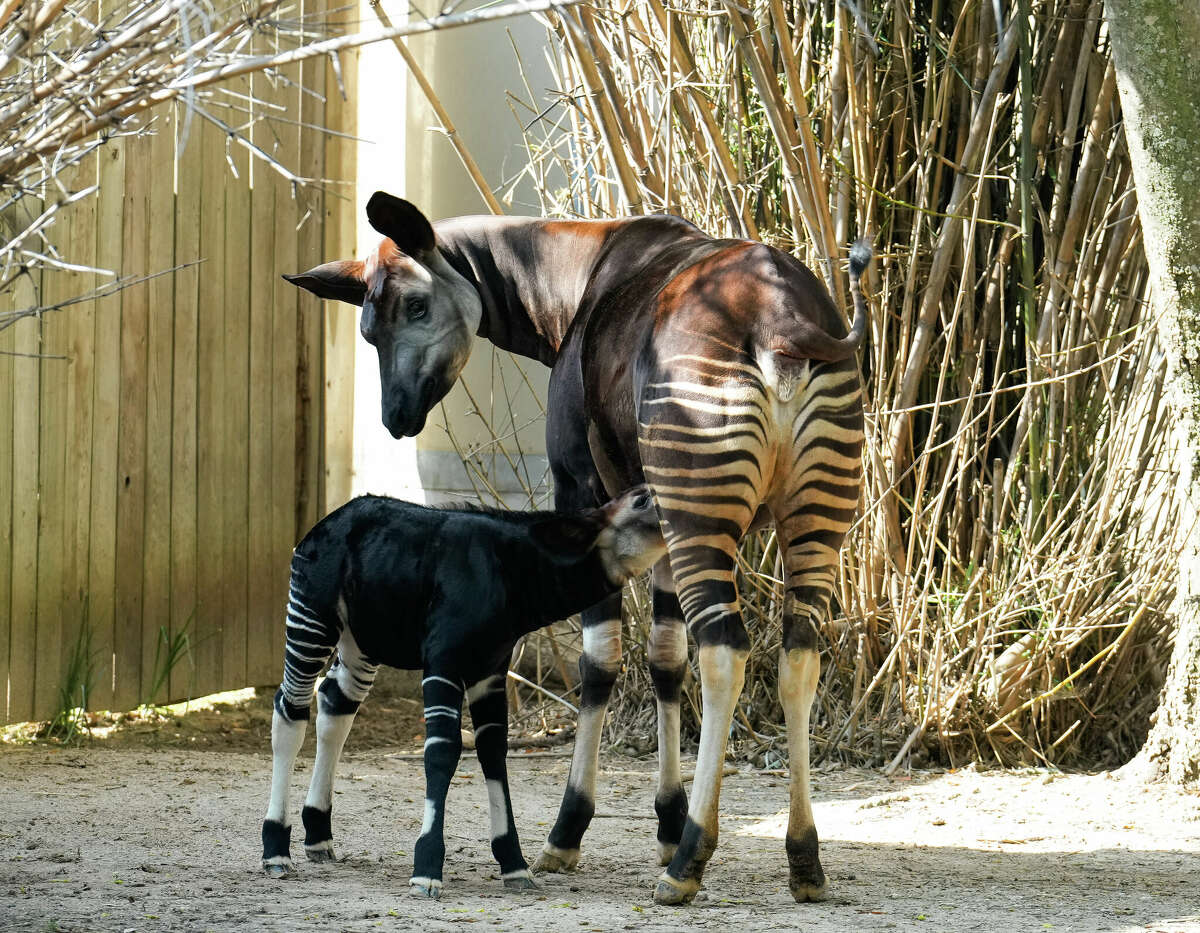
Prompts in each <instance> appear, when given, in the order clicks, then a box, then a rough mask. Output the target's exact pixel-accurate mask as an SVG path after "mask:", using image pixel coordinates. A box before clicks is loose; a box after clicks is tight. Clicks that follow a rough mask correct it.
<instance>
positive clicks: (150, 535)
mask: <svg viewBox="0 0 1200 933" xmlns="http://www.w3.org/2000/svg"><path fill="white" fill-rule="evenodd" d="M171 116H172V113H171V109H170V108H169V107H163V108H160V109H159V112H158V113H157V115H156V117H155V122H154V126H155V133H154V136H153V137H152V139H151V142H150V158H149V165H148V168H149V173H150V200H149V220H150V224H149V230H150V231H151V235H150V241H149V244H148V247H147V254H146V263H147V267H148V268H149V269H150V271H152V272H161V271H163V270H165V269H169V268H171V267H172V266H173V265H174V264H175V140H174V134H173V129H174V127H173V126H172V124H171ZM146 288H147V290H148V293H149V304H150V313H149V317H148V319H147V331H146V343H147V347H146V505H145V510H146V511H145V518H146V522H145V529H146V530H145V551H144V555H145V556H144V558H143V564H142V565H143V571H144V576H143V578H142V690H141V698H142V700H144V701H145V702H147V703H164V702H166V701H167V700H168V699H169V696H168V689H167V687H168V685H169V681H168V680H167V678H166V676H165V674H166V672H165V670H160V668H159V666H160V665H165V663H166V655H165V650H166V648H165V645H163V643H162V638H161V636H160V633H161V632H163V631H166V632H169V631H170V626H171V438H172V425H171V414H172V411H171V406H172V398H171V388H172V371H173V366H172V363H173V351H172V338H173V336H174V314H172V309H173V305H174V302H175V282H174V278H173V277H172V276H167V275H164V276H160V277H159V278H157V279H153V280H152V281H150V282H148V283H147V284H146ZM160 645H162V647H161V648H160ZM156 681H161V684H162V685H161V687H160V689H159V690H158V692H157V693H154V694H152V693H151V691H152V688H153V687H154V685H155V682H156Z"/></svg>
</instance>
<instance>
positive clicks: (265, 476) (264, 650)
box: [246, 40, 295, 685]
mask: <svg viewBox="0 0 1200 933" xmlns="http://www.w3.org/2000/svg"><path fill="white" fill-rule="evenodd" d="M268 48H269V46H268V45H267V43H266V41H265V40H260V42H259V46H258V47H257V49H256V51H258V52H265V51H267V49H268ZM253 88H254V93H255V96H256V97H258V98H260V99H262V100H263V101H265V102H267V103H275V102H276V101H277V100H279V99H280V97H281V95H280V94H279V93H278V91H277V90H276V88H275V87H274V86H273V85H272V83H271V82H270V81H269V80H268V79H267V78H266V77H265V76H263V75H256V76H254V78H253ZM254 140H255V142H256V143H257V144H258V145H259V146H261V147H262V148H263V149H264V150H266V151H270V150H271V149H272V148H273V146H274V135H273V131H272V127H271V126H269V125H263V124H259V125H258V126H257V127H256V128H255V131H254ZM250 174H251V179H252V190H251V196H250V205H251V209H250V225H251V239H252V242H253V244H254V248H253V250H252V251H251V254H250V334H249V336H250V359H249V378H250V385H249V392H248V393H247V394H248V396H249V402H250V407H249V432H250V437H249V445H248V454H249V461H248V469H249V473H250V480H249V482H250V486H249V492H250V502H249V509H248V513H247V532H248V537H247V547H248V550H249V558H248V561H247V563H248V565H249V567H250V568H251V573H250V581H249V592H248V600H249V604H248V608H247V638H246V680H247V683H250V684H255V685H259V684H275V683H278V682H279V679H280V670H281V660H280V659H281V658H282V656H283V653H282V652H283V625H282V621H283V617H284V608H283V602H282V590H281V586H282V585H284V579H286V578H283V576H282V575H283V573H285V572H286V571H285V570H283V569H282V568H280V567H278V566H276V564H277V563H278V561H276V560H275V556H276V553H277V551H278V549H277V548H273V546H272V545H273V543H274V542H273V541H272V538H271V530H272V529H271V507H272V498H271V497H272V489H273V487H274V476H273V475H272V470H271V443H272V425H271V414H272V409H271V406H272V398H273V391H274V387H273V385H272V382H271V379H272V368H271V367H272V360H273V358H274V341H273V339H272V337H273V335H272V327H271V325H272V317H273V301H274V297H275V283H276V282H277V281H279V273H280V272H293V271H295V270H294V269H292V268H291V267H290V266H289V267H287V268H279V267H278V265H277V263H278V257H277V256H276V251H275V197H276V191H275V189H276V187H277V182H276V179H277V178H278V176H277V175H276V174H275V172H274V171H273V170H272V169H271V168H270V167H269V166H267V165H265V164H264V163H262V162H255V163H254V164H252V165H251V168H250ZM281 284H283V283H281ZM289 543H290V542H289Z"/></svg>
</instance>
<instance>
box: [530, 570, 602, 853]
mask: <svg viewBox="0 0 1200 933" xmlns="http://www.w3.org/2000/svg"><path fill="white" fill-rule="evenodd" d="M580 619H581V621H582V623H583V654H582V655H581V656H580V658H579V673H580V676H581V678H582V680H583V683H582V686H581V688H580V689H581V695H580V703H579V725H578V727H577V728H576V731H575V752H574V754H573V755H572V756H571V771H570V774H568V775H567V789H566V790H565V791H564V792H563V799H562V803H561V804H560V805H559V808H558V819H557V820H556V821H555V823H554V828H553V829H551V830H550V836H549V838H547V840H546V842H545V844H544V845H543V846H542V854H541V855H539V856H538V859H537V862H536V863H535V864H534V866H533V870H534V871H551V872H556V871H572V870H573V869H574V868H575V866H576V864H578V862H579V845H580V843H581V842H582V841H583V834H584V833H585V832H586V831H587V828H588V824H589V823H591V821H592V816H593V815H595V813H596V770H597V766H598V762H599V758H600V737H601V734H602V733H603V731H604V714H605V713H606V712H607V711H608V699H609V697H610V696H611V695H612V689H613V684H614V683H615V682H616V680H617V673H618V671H620V669H621V594H620V593H616V594H615V595H613V596H609V597H607V598H606V599H604V600H602V601H600V602H599V603H597V604H596V605H595V606H593V607H592V608H591V609H587V610H585V611H584V612H583V613H582V614H581V616H580Z"/></svg>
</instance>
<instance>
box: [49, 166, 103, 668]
mask: <svg viewBox="0 0 1200 933" xmlns="http://www.w3.org/2000/svg"><path fill="white" fill-rule="evenodd" d="M101 154H103V153H93V154H91V155H89V156H88V157H87V158H85V159H84V160H83V161H82V162H81V164H80V165H79V166H78V168H77V170H76V175H75V181H74V183H73V184H72V189H73V190H81V189H83V188H88V187H91V186H92V185H94V184H96V183H97V180H98V177H99V162H100V155H101ZM97 204H98V198H97V197H96V196H95V195H93V196H91V197H89V198H86V199H85V200H83V201H78V202H76V203H75V204H74V205H73V206H72V209H71V225H70V231H69V234H68V236H67V238H66V243H67V255H68V258H69V259H70V260H71V261H72V262H75V263H78V264H80V265H85V266H95V265H96V208H97ZM95 285H96V276H95V275H93V274H91V273H75V274H73V275H71V276H70V278H69V282H68V286H67V288H68V290H69V292H70V293H71V294H72V295H76V296H78V295H85V294H87V293H88V292H90V291H91V290H92V289H93V288H94V287H95ZM66 313H67V314H68V315H69V321H70V324H69V328H70V337H69V340H70V350H69V354H70V357H71V361H70V363H69V366H70V371H71V373H70V379H69V380H68V383H67V427H66V433H67V438H68V441H67V450H66V475H67V483H68V496H69V498H70V500H71V507H70V508H69V509H67V514H66V519H65V522H66V525H65V528H64V529H63V537H64V548H65V553H64V560H63V564H64V566H63V582H64V588H65V593H64V604H63V641H62V646H61V649H60V654H59V657H60V664H61V665H62V666H63V667H64V668H65V666H66V665H67V664H68V663H69V659H70V657H71V655H72V653H73V652H74V651H75V649H76V645H78V644H81V639H83V638H85V637H86V633H84V632H83V629H84V627H85V626H87V625H88V622H87V618H88V616H87V604H88V592H89V586H88V579H89V577H88V575H89V573H90V570H91V566H90V560H89V551H90V547H91V507H90V503H91V499H92V423H93V420H94V406H93V402H94V394H95V385H94V384H95V362H96V360H95V346H96V304H95V302H94V301H87V302H83V303H82V304H79V305H76V306H75V307H73V308H72V309H71V310H70V311H69V312H66ZM91 686H94V684H93V685H89V689H90V688H91Z"/></svg>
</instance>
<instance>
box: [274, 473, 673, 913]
mask: <svg viewBox="0 0 1200 933" xmlns="http://www.w3.org/2000/svg"><path fill="white" fill-rule="evenodd" d="M665 550H666V546H665V544H664V542H663V539H662V536H661V533H660V530H659V523H658V512H657V509H656V508H655V505H654V502H653V499H652V498H651V495H650V493H649V491H648V490H647V489H646V487H644V486H640V487H635V488H634V489H631V490H629V491H628V492H626V493H625V494H624V495H622V496H620V497H618V498H616V499H614V500H613V501H611V502H609V503H608V504H607V505H604V506H602V507H600V508H598V509H588V510H586V511H582V512H499V511H483V510H478V511H476V510H462V509H433V508H426V507H424V506H419V505H413V504H412V503H408V502H401V501H399V500H396V499H388V498H383V497H379V496H364V497H362V498H360V499H355V500H353V501H352V502H349V503H347V504H346V505H344V506H342V507H341V508H340V509H338V510H337V511H335V512H333V513H331V514H330V515H328V516H327V517H326V518H324V519H322V520H321V521H320V522H319V523H318V524H317V525H316V527H314V528H313V529H312V531H310V532H309V533H308V534H307V535H306V536H305V538H304V540H303V541H301V542H300V544H299V545H298V546H297V547H296V550H295V553H294V554H293V556H292V573H291V586H290V588H289V591H288V607H287V645H286V651H285V655H284V668H283V684H282V686H281V687H280V688H279V691H278V693H276V694H275V713H274V716H273V718H272V723H271V747H272V751H273V753H274V769H273V772H272V776H271V801H270V804H269V806H268V807H267V816H266V819H265V820H264V821H263V828H262V839H263V868H264V869H265V870H266V872H267V874H269V875H273V876H279V877H282V876H284V875H286V874H288V873H289V872H290V870H291V866H292V860H291V855H290V852H289V842H290V838H291V825H290V821H289V817H288V789H289V788H288V784H289V776H290V775H291V772H292V766H293V764H294V763H295V760H296V755H297V753H298V752H299V750H300V745H301V743H302V742H303V740H304V731H305V727H306V725H307V723H308V717H309V706H310V705H311V703H312V696H313V685H314V683H315V682H316V679H317V675H318V674H319V673H320V671H321V669H322V668H323V667H324V666H325V663H326V662H327V661H328V660H329V657H330V655H331V654H332V653H333V650H334V648H335V647H336V648H337V652H338V656H337V660H336V661H335V662H334V664H333V666H332V667H331V668H330V670H329V674H328V675H327V676H326V678H325V681H324V682H323V683H322V684H321V689H320V691H319V697H318V700H317V758H316V762H315V763H314V765H313V778H312V784H311V785H310V786H309V790H308V799H307V800H306V801H305V805H304V809H303V811H302V812H301V817H302V819H303V822H304V851H305V854H306V855H307V856H308V858H309V859H311V860H313V861H318V862H322V861H330V860H332V859H333V857H334V856H333V832H332V829H331V823H330V808H331V805H332V801H333V772H334V769H335V767H336V766H337V761H338V758H339V757H340V755H341V752H342V746H343V745H344V744H345V741H346V736H347V735H348V734H349V732H350V726H351V724H352V723H353V721H354V715H355V713H356V712H357V711H358V707H359V704H361V703H362V701H363V700H364V699H366V696H367V693H368V692H369V691H370V689H371V684H372V682H373V681H374V679H375V672H376V671H377V670H378V669H379V665H380V664H388V665H390V666H392V667H398V668H403V669H405V670H421V671H422V672H423V674H424V678H423V680H422V681H421V686H422V691H423V694H424V703H425V731H426V738H425V820H424V822H423V823H422V825H421V836H420V838H419V839H418V840H417V844H416V849H415V850H414V855H413V863H414V864H413V875H412V879H411V881H410V892H411V893H413V894H417V895H423V896H426V897H438V896H439V895H440V893H441V887H442V862H443V860H444V858H445V844H444V842H443V838H442V830H443V818H444V808H445V802H446V791H447V790H448V789H449V787H450V778H451V776H452V775H453V774H454V769H455V767H457V765H458V758H459V754H460V753H461V751H462V735H461V732H460V719H461V716H462V703H463V697H464V696H465V697H466V700H467V703H468V704H469V705H470V708H471V719H472V722H473V724H474V727H475V751H476V754H477V755H478V756H479V763H480V766H481V768H482V770H483V776H484V778H485V779H486V781H487V789H488V802H489V809H490V813H491V835H492V854H493V855H494V856H495V857H496V861H498V862H499V863H500V872H501V878H502V879H503V881H504V885H505V887H508V888H514V889H523V888H530V887H533V886H534V884H533V878H532V876H531V875H530V873H529V868H528V865H527V863H526V862H525V858H524V857H523V856H522V854H521V846H520V842H519V841H518V839H517V830H516V826H515V825H514V823H513V814H512V803H511V800H510V797H509V792H508V774H507V769H506V766H505V755H506V753H507V749H508V705H507V699H506V694H505V690H504V680H505V674H506V672H507V670H508V663H509V659H510V657H511V655H512V650H513V647H514V645H515V644H516V642H517V639H518V638H520V637H521V636H522V635H524V634H526V633H527V632H531V631H533V630H534V629H537V628H540V627H541V626H543V625H548V624H550V623H551V622H554V621H555V620H558V619H562V618H566V617H567V616H569V615H571V614H572V613H575V612H579V611H580V610H582V609H584V608H586V607H588V606H591V605H593V604H594V603H596V602H597V601H598V600H600V599H602V598H603V597H605V596H607V595H609V594H611V593H615V592H616V591H618V590H619V589H620V588H621V586H622V584H624V583H625V581H626V580H628V579H630V578H631V577H633V576H636V575H637V574H639V573H641V572H643V571H644V570H647V569H649V567H650V566H651V565H652V564H653V563H654V562H655V561H656V560H658V558H659V557H661V556H662V554H663V553H664V552H665Z"/></svg>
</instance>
